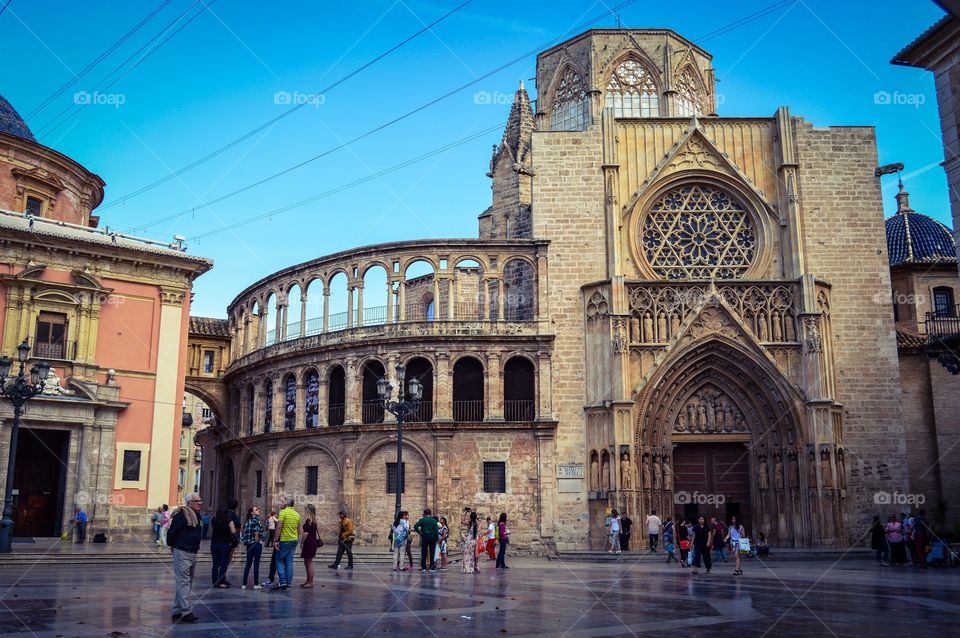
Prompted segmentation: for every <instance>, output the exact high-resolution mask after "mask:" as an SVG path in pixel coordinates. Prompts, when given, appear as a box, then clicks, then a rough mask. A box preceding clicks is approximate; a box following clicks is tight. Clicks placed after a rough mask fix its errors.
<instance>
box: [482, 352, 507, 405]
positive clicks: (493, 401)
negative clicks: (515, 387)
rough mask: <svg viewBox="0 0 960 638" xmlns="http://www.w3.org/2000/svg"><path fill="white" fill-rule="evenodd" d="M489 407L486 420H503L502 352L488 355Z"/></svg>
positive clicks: (487, 395)
mask: <svg viewBox="0 0 960 638" xmlns="http://www.w3.org/2000/svg"><path fill="white" fill-rule="evenodd" d="M485 376H486V378H487V392H486V394H485V395H484V396H486V397H487V409H486V415H487V416H486V418H485V419H484V420H485V421H503V370H502V369H501V368H500V353H499V352H491V353H490V354H488V355H487V369H486V375H485Z"/></svg>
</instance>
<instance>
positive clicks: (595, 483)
mask: <svg viewBox="0 0 960 638" xmlns="http://www.w3.org/2000/svg"><path fill="white" fill-rule="evenodd" d="M590 491H591V492H599V491H600V461H598V460H597V453H596V452H594V453H593V454H591V455H590Z"/></svg>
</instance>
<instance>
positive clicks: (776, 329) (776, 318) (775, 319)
mask: <svg viewBox="0 0 960 638" xmlns="http://www.w3.org/2000/svg"><path fill="white" fill-rule="evenodd" d="M770 319H771V323H772V324H773V340H774V341H776V342H778V343H779V342H781V341H783V327H782V325H783V324H782V322H781V319H780V313H779V312H776V311H774V312H773V314H772V315H770Z"/></svg>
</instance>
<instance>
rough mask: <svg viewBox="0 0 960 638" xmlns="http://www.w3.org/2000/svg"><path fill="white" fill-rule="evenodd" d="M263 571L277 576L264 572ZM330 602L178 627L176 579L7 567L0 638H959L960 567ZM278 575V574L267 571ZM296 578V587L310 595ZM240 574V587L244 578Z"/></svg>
mask: <svg viewBox="0 0 960 638" xmlns="http://www.w3.org/2000/svg"><path fill="white" fill-rule="evenodd" d="M263 567H264V568H265V567H266V562H264V564H263ZM317 567H318V568H317V578H316V588H315V589H312V590H310V589H300V588H299V587H297V586H296V585H295V586H294V589H293V590H291V591H288V592H268V591H267V590H262V591H253V590H246V591H244V590H241V589H239V587H235V588H231V589H209V588H208V583H209V571H208V570H209V563H206V564H201V565H200V566H199V567H198V572H197V576H198V578H197V581H196V583H195V587H194V594H195V597H196V598H197V599H198V600H199V602H198V603H197V604H196V605H195V607H194V611H195V613H196V614H197V615H198V616H200V620H199V622H196V623H193V624H190V625H183V624H178V625H174V624H172V623H171V622H170V604H171V602H172V598H173V582H174V580H173V575H172V573H171V572H170V569H169V567H168V566H166V565H140V566H138V565H136V564H129V563H128V562H117V563H114V564H97V565H89V566H74V565H69V566H59V567H57V566H46V565H37V566H33V567H29V566H28V567H24V566H15V567H14V566H6V567H4V566H3V565H2V562H0V602H2V606H0V634H3V635H6V634H20V635H27V636H37V637H38V638H47V637H51V638H52V637H56V636H63V637H65V638H72V637H81V636H198V637H199V636H202V637H204V638H213V637H215V636H233V637H236V636H252V635H257V636H259V635H271V636H303V635H317V636H324V635H331V636H332V635H337V636H341V637H343V636H382V635H397V634H400V635H404V636H417V637H418V638H419V637H423V636H441V637H446V636H452V637H455V638H468V637H471V636H478V637H479V636H482V637H484V638H490V637H491V636H495V635H506V636H569V637H571V638H572V637H585V636H651V635H655V634H656V635H666V634H673V635H676V634H687V633H690V632H696V633H701V632H705V633H707V634H709V635H710V636H711V638H715V637H717V636H728V635H729V636H738V637H741V638H742V637H745V636H807V637H809V636H810V635H816V636H856V637H857V638H862V637H863V636H894V635H900V636H911V637H915V636H939V637H942V636H947V635H957V626H958V623H960V569H949V570H947V569H930V570H927V571H925V572H921V571H918V570H914V569H912V568H899V569H893V568H881V567H879V566H876V565H875V563H873V562H872V561H865V560H857V561H849V560H848V561H844V562H840V563H834V562H831V561H810V562H783V563H776V562H767V563H766V564H760V563H758V562H757V561H756V560H752V561H746V562H745V563H744V571H745V572H746V573H745V575H744V576H742V577H739V578H734V577H733V575H732V571H733V568H732V565H724V564H721V565H720V566H717V567H715V569H714V571H713V573H712V574H711V575H709V576H705V575H703V574H702V572H701V575H700V576H697V577H694V576H692V575H691V573H690V570H689V569H682V568H680V567H677V566H676V565H671V566H666V565H663V564H659V563H656V564H652V563H650V562H641V563H635V562H631V561H630V559H629V558H626V559H625V560H624V561H622V562H620V563H610V564H602V565H592V564H588V563H564V562H560V561H547V560H546V559H534V558H525V559H521V558H518V559H514V560H513V562H512V565H511V567H512V568H511V569H510V570H508V571H506V572H504V571H501V570H494V569H492V568H491V567H492V564H487V563H484V564H483V565H482V568H483V571H482V572H481V573H480V574H477V575H465V574H460V573H459V570H458V568H457V567H456V566H454V567H453V568H452V569H451V571H448V572H439V573H435V574H431V575H421V574H420V573H419V572H416V571H415V572H412V573H411V572H405V573H402V572H401V573H395V572H392V571H390V569H389V567H387V566H385V565H372V566H370V565H368V566H364V565H362V564H359V563H358V564H357V566H356V569H354V570H353V571H336V572H334V571H332V570H329V569H326V568H325V567H324V566H323V565H318V566H317ZM263 571H266V569H264V570H263ZM303 573H304V572H303V567H302V564H298V565H297V566H296V568H295V577H296V578H295V583H297V584H298V583H301V582H303ZM229 576H230V578H231V580H232V581H233V582H234V583H237V584H239V581H240V576H241V573H240V571H239V570H238V569H237V567H236V566H235V565H232V566H231V569H230V572H229Z"/></svg>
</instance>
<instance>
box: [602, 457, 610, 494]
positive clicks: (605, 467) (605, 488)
mask: <svg viewBox="0 0 960 638" xmlns="http://www.w3.org/2000/svg"><path fill="white" fill-rule="evenodd" d="M600 491H601V492H609V491H610V455H609V454H607V453H606V452H604V453H603V459H602V460H601V462H600Z"/></svg>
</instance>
